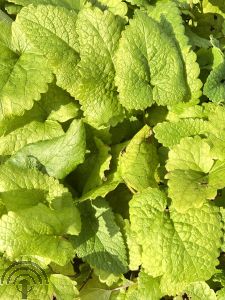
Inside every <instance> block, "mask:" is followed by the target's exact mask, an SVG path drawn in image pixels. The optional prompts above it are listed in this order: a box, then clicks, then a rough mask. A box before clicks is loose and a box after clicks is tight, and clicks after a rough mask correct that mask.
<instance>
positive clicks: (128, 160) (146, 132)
mask: <svg viewBox="0 0 225 300" xmlns="http://www.w3.org/2000/svg"><path fill="white" fill-rule="evenodd" d="M157 166H158V157H157V151H156V146H155V144H154V141H153V136H152V131H151V129H150V127H148V126H147V125H145V126H144V127H143V128H142V129H141V130H140V131H139V132H138V133H137V134H136V135H135V136H134V137H133V139H132V140H131V141H130V143H129V144H128V145H127V147H126V148H125V150H124V151H122V153H121V154H120V157H119V171H120V174H121V176H122V178H123V180H124V181H125V183H126V184H127V185H128V187H130V188H132V189H134V190H136V191H140V190H142V189H144V188H146V187H148V186H152V187H155V186H156V185H157V183H156V179H155V172H156V168H157Z"/></svg>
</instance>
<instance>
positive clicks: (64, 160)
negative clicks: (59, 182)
mask: <svg viewBox="0 0 225 300" xmlns="http://www.w3.org/2000/svg"><path fill="white" fill-rule="evenodd" d="M85 151H86V141H85V129H84V125H83V123H82V121H78V120H74V121H73V122H72V123H71V125H70V128H69V129H68V131H67V133H66V134H64V135H62V136H60V137H56V138H53V139H51V140H47V141H41V142H37V143H34V144H30V145H27V146H26V147H24V148H23V149H21V150H20V151H18V152H17V153H16V154H15V155H14V156H12V157H11V159H10V162H12V163H13V164H15V165H18V166H20V167H29V166H31V167H33V166H35V164H36V163H41V164H42V165H43V166H44V167H45V169H46V171H47V173H48V174H49V175H50V176H54V177H56V178H59V179H62V178H64V177H65V176H66V175H68V174H69V173H70V172H71V171H72V170H73V169H75V168H76V166H77V165H79V164H80V163H82V162H83V161H84V156H85Z"/></svg>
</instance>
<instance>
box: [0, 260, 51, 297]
mask: <svg viewBox="0 0 225 300" xmlns="http://www.w3.org/2000/svg"><path fill="white" fill-rule="evenodd" d="M1 285H14V286H16V288H17V290H18V291H19V292H21V295H22V298H21V299H24V300H25V299H27V297H28V294H29V293H30V292H31V291H32V289H33V287H34V286H35V285H48V277H47V274H46V273H45V271H44V270H43V269H42V268H41V267H40V266H39V265H38V264H36V263H34V262H31V261H19V262H14V263H12V264H11V265H10V266H9V267H8V268H7V269H6V270H5V271H4V273H3V274H2V277H1Z"/></svg>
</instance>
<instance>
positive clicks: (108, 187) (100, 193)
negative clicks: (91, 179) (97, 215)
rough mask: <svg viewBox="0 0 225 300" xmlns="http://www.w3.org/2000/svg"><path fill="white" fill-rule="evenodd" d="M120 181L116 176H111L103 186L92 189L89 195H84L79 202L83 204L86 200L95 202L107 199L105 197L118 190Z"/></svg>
mask: <svg viewBox="0 0 225 300" xmlns="http://www.w3.org/2000/svg"><path fill="white" fill-rule="evenodd" d="M120 182H121V181H120V180H119V179H118V178H116V177H115V176H114V174H113V175H112V176H110V177H109V178H108V179H107V180H106V181H105V182H103V184H102V185H100V186H97V187H96V188H93V189H91V190H90V191H88V192H87V193H84V194H83V195H82V196H81V197H80V198H79V202H83V201H86V200H88V199H89V200H94V199H97V198H98V197H102V198H105V196H106V195H107V194H108V193H109V192H111V191H114V190H115V189H116V187H117V186H118V185H119V184H120Z"/></svg>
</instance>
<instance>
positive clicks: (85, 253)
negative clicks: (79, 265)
mask: <svg viewBox="0 0 225 300" xmlns="http://www.w3.org/2000/svg"><path fill="white" fill-rule="evenodd" d="M78 207H79V210H80V212H81V222H82V227H81V233H80V234H79V235H78V236H77V237H73V238H72V242H73V245H74V248H75V251H76V253H77V255H78V257H81V258H82V259H83V260H84V261H86V262H88V263H89V264H90V265H91V266H92V267H95V268H97V269H99V270H102V271H105V272H108V273H112V274H114V275H120V274H122V273H125V272H126V271H127V254H126V248H125V244H124V241H123V238H122V234H121V232H120V230H119V227H118V226H117V224H116V222H115V220H114V216H113V213H112V211H111V209H110V208H109V206H108V204H107V202H105V201H104V200H103V199H96V200H95V201H94V202H93V203H91V202H90V201H89V202H84V203H81V204H80V205H79V206H78Z"/></svg>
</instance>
